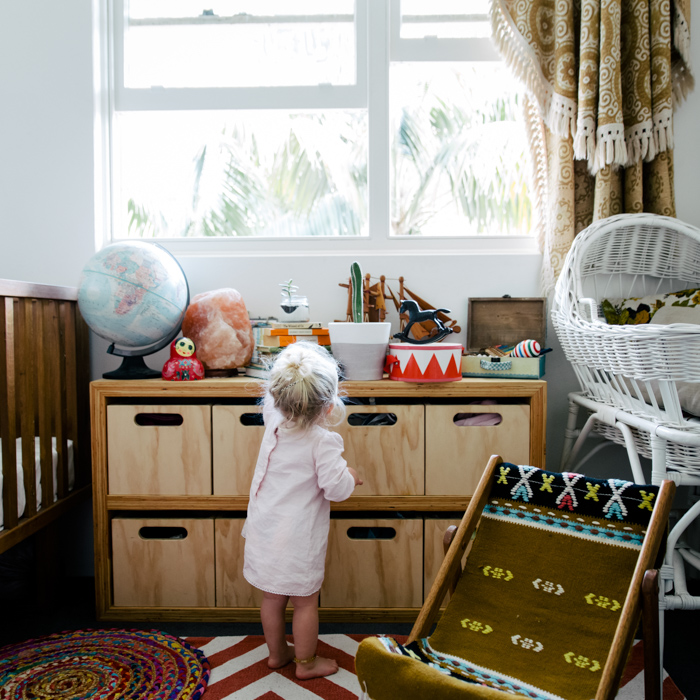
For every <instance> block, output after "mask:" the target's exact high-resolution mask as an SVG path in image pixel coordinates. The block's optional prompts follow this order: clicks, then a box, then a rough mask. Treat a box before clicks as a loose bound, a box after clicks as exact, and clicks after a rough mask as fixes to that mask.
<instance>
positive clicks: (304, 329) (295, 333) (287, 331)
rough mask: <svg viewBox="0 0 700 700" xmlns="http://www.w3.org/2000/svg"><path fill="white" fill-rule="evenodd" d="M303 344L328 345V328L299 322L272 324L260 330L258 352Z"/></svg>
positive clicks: (318, 324) (308, 322) (329, 341)
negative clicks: (298, 343)
mask: <svg viewBox="0 0 700 700" xmlns="http://www.w3.org/2000/svg"><path fill="white" fill-rule="evenodd" d="M297 342H305V343H316V344H317V345H330V344H331V337H330V335H329V334H328V328H323V327H322V325H321V324H320V323H312V322H310V321H299V322H296V323H278V322H272V323H270V326H269V327H267V328H262V329H261V334H260V341H259V342H258V350H261V349H263V348H284V347H286V346H287V345H291V344H292V343H297Z"/></svg>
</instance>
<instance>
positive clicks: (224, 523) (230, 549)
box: [214, 518, 263, 608]
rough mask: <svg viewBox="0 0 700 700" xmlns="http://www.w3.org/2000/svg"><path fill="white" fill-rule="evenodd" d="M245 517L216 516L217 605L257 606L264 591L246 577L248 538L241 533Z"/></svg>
mask: <svg viewBox="0 0 700 700" xmlns="http://www.w3.org/2000/svg"><path fill="white" fill-rule="evenodd" d="M244 523H245V518H216V520H215V521H214V543H215V549H216V606H217V607H218V608H258V607H260V603H261V602H262V597H263V596H262V592H261V591H259V590H258V589H257V588H254V587H253V586H251V585H250V584H249V583H248V582H247V581H246V580H245V579H244V578H243V553H244V550H245V540H244V539H243V537H242V536H241V531H242V530H243V524H244Z"/></svg>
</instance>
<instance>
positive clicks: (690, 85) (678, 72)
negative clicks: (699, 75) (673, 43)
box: [671, 59, 695, 109]
mask: <svg viewBox="0 0 700 700" xmlns="http://www.w3.org/2000/svg"><path fill="white" fill-rule="evenodd" d="M671 85H672V87H673V108H674V109H677V108H678V107H679V106H680V105H681V104H682V103H683V102H684V101H685V100H686V98H687V97H688V95H689V94H690V93H691V92H692V91H693V90H694V88H695V77H694V76H693V74H692V72H691V70H690V68H689V67H688V65H687V64H686V63H685V61H683V60H679V59H677V60H676V61H674V62H673V64H672V65H671Z"/></svg>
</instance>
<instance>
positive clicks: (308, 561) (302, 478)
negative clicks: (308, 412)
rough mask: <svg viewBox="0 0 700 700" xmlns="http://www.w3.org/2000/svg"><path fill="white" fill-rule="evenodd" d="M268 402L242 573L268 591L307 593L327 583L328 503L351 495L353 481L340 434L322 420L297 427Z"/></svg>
mask: <svg viewBox="0 0 700 700" xmlns="http://www.w3.org/2000/svg"><path fill="white" fill-rule="evenodd" d="M267 403H269V404H270V406H269V407H268V406H267V405H266V406H265V408H264V409H263V416H264V419H265V435H264V436H263V440H262V444H261V446H260V453H259V455H258V461H257V464H256V466H255V474H254V475H253V482H252V484H251V487H250V499H249V502H248V517H247V519H246V522H245V525H244V526H243V533H242V534H243V537H245V538H246V542H245V555H244V559H245V562H244V565H243V576H244V578H245V580H246V581H248V583H250V584H251V585H253V586H255V587H256V588H258V589H260V590H262V591H267V592H268V593H276V594H278V595H284V596H309V595H311V594H312V593H316V591H318V590H319V589H320V588H321V583H323V574H324V569H325V563H326V548H327V546H328V530H329V527H330V502H331V501H344V500H345V499H346V498H348V497H349V496H350V495H351V494H352V492H353V490H354V488H355V480H354V479H353V477H352V474H350V472H349V471H348V468H347V463H346V461H345V460H344V459H343V457H342V452H343V438H341V437H340V435H338V434H337V433H333V432H331V431H329V430H326V429H325V428H321V427H320V426H313V427H311V428H309V429H308V430H306V431H302V430H295V429H294V427H293V426H292V425H290V424H289V423H288V422H286V421H285V419H284V416H282V414H281V413H279V411H277V410H276V409H275V408H274V407H272V405H271V404H272V401H271V400H269V401H268V402H267Z"/></svg>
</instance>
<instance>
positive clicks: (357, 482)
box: [348, 467, 364, 486]
mask: <svg viewBox="0 0 700 700" xmlns="http://www.w3.org/2000/svg"><path fill="white" fill-rule="evenodd" d="M348 471H349V472H350V474H351V475H352V478H353V479H355V486H362V484H363V483H364V481H362V479H360V475H359V474H358V473H357V472H356V471H355V470H354V469H353V468H352V467H348Z"/></svg>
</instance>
